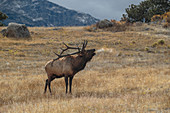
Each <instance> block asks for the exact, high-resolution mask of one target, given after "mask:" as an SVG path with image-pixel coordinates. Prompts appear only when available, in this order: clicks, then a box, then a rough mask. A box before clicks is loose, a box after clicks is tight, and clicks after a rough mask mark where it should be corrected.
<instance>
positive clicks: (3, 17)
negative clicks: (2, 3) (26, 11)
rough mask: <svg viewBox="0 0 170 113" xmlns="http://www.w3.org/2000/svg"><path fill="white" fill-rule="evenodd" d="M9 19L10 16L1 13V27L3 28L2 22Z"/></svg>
mask: <svg viewBox="0 0 170 113" xmlns="http://www.w3.org/2000/svg"><path fill="white" fill-rule="evenodd" d="M7 18H8V16H7V15H6V14H4V13H2V12H1V11H0V26H3V24H2V21H3V20H5V19H7Z"/></svg>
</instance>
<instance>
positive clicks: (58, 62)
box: [44, 41, 95, 93]
mask: <svg viewBox="0 0 170 113" xmlns="http://www.w3.org/2000/svg"><path fill="white" fill-rule="evenodd" d="M63 44H64V45H65V46H66V49H62V52H61V53H60V54H56V53H55V54H56V55H57V56H58V58H56V59H53V60H51V61H49V62H48V63H47V64H46V65H45V71H46V73H47V76H48V79H47V80H46V84H45V89H44V93H46V90H47V86H48V89H49V92H50V93H51V81H53V80H54V79H55V78H62V77H64V78H65V85H66V93H67V89H68V78H69V92H70V93H71V86H72V80H73V77H74V75H75V74H76V73H78V72H79V71H81V70H83V69H84V68H85V66H86V64H87V62H89V61H90V60H91V59H92V57H93V56H94V55H95V49H89V50H85V48H86V46H87V41H84V43H83V46H82V48H79V47H78V46H77V47H70V46H68V45H66V44H65V43H63ZM68 49H76V50H78V51H77V52H75V53H71V54H66V55H62V54H63V53H64V52H65V51H67V50H68Z"/></svg>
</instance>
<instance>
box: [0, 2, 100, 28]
mask: <svg viewBox="0 0 170 113" xmlns="http://www.w3.org/2000/svg"><path fill="white" fill-rule="evenodd" d="M0 11H2V12H3V13H5V14H7V15H8V17H9V18H8V19H6V20H5V21H4V22H3V23H4V24H6V25H8V23H10V22H16V23H20V24H26V25H27V26H48V27H50V26H85V25H91V24H94V23H96V22H97V21H98V19H96V18H94V17H92V16H91V15H89V14H85V13H80V12H77V11H74V10H69V9H66V8H64V7H62V6H59V5H57V4H54V3H52V2H49V1H48V0H0Z"/></svg>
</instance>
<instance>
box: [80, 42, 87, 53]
mask: <svg viewBox="0 0 170 113" xmlns="http://www.w3.org/2000/svg"><path fill="white" fill-rule="evenodd" d="M87 43H88V41H87V40H84V43H83V46H82V49H81V51H84V50H85V48H86V46H87Z"/></svg>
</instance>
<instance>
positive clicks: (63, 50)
mask: <svg viewBox="0 0 170 113" xmlns="http://www.w3.org/2000/svg"><path fill="white" fill-rule="evenodd" d="M63 44H64V45H65V46H66V48H65V49H62V48H60V49H61V50H62V52H61V53H60V54H57V53H55V52H54V53H55V55H57V56H58V58H61V57H65V56H68V55H74V54H77V53H80V48H79V47H78V45H77V47H70V46H68V45H67V44H65V43H64V42H63ZM68 49H78V52H75V53H71V54H67V55H62V54H63V53H64V52H65V51H67V50H68ZM58 58H57V59H58Z"/></svg>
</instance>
